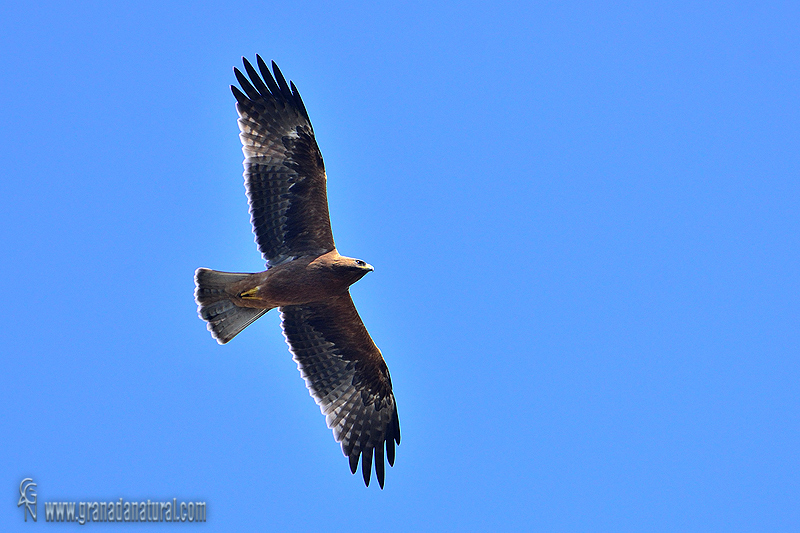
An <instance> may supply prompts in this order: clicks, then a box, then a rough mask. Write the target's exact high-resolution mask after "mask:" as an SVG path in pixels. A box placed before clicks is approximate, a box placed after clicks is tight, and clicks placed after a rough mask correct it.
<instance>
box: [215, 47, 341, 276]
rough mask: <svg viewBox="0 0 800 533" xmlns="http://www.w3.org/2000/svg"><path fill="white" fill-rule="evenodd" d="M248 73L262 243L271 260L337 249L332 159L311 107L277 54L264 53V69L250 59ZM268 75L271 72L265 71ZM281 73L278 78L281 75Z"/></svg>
mask: <svg viewBox="0 0 800 533" xmlns="http://www.w3.org/2000/svg"><path fill="white" fill-rule="evenodd" d="M243 61H244V69H245V72H247V76H249V77H250V79H248V78H247V76H245V74H244V73H242V71H240V70H239V69H238V68H234V74H235V75H236V79H237V81H238V82H239V85H240V86H241V90H240V89H238V88H237V87H234V86H231V91H232V92H233V95H234V97H235V98H236V110H237V111H238V113H239V130H240V132H241V133H240V134H239V138H240V139H241V141H242V151H243V152H244V156H245V157H244V181H245V189H246V191H247V199H248V203H249V205H250V221H251V223H252V225H253V233H255V240H256V244H257V245H258V249H259V251H260V252H261V254H262V255H263V257H264V259H265V260H266V261H267V267H268V268H269V267H271V266H275V265H278V264H281V263H282V262H284V261H287V260H290V259H292V258H294V257H300V256H303V255H309V254H322V253H325V252H329V251H331V250H333V248H334V243H333V233H332V231H331V223H330V217H329V216H328V197H327V192H326V178H325V165H324V163H323V161H322V154H321V153H320V151H319V147H318V146H317V141H316V139H315V138H314V130H313V128H312V127H311V121H310V120H309V119H308V113H307V112H306V108H305V106H304V105H303V101H302V99H301V98H300V93H299V92H298V91H297V88H296V87H295V86H294V84H292V85H291V87H290V86H289V85H288V84H287V83H286V79H285V78H284V77H283V74H281V71H280V70H279V69H278V66H277V65H276V64H275V63H274V62H273V63H272V69H273V73H274V76H275V77H274V78H273V74H271V73H270V71H269V69H268V68H267V66H266V64H265V63H264V61H263V60H262V59H261V57H258V56H257V63H258V67H259V70H260V71H261V76H259V74H258V72H256V69H255V68H254V67H253V65H251V64H250V62H249V61H248V60H247V59H244V58H243ZM262 77H263V79H262ZM276 79H277V82H276Z"/></svg>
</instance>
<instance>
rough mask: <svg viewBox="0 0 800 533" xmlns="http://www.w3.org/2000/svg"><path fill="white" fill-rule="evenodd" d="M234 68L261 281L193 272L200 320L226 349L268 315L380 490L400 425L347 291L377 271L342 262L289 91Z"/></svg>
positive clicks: (279, 81)
mask: <svg viewBox="0 0 800 533" xmlns="http://www.w3.org/2000/svg"><path fill="white" fill-rule="evenodd" d="M256 59H257V64H258V69H259V71H260V75H259V72H257V71H256V69H255V68H254V67H253V66H252V65H251V64H250V62H249V61H248V60H247V59H244V58H243V61H244V67H245V71H246V72H247V75H248V76H249V79H248V78H247V77H246V76H245V75H244V74H242V72H240V71H239V69H236V68H234V73H235V74H236V79H237V80H238V81H239V84H240V85H241V87H242V89H241V90H239V89H238V88H236V87H234V86H231V90H232V91H233V95H234V96H235V97H236V110H237V111H238V112H239V129H240V130H241V133H240V134H239V137H240V138H241V141H242V151H243V152H244V155H245V159H244V180H245V188H246V191H247V199H248V203H249V204H250V216H251V222H252V224H253V233H255V236H256V239H255V240H256V244H257V245H258V249H259V251H260V252H261V254H262V255H263V257H264V259H265V260H266V261H267V270H265V271H264V272H259V273H256V274H244V273H241V274H240V273H229V272H218V271H215V270H209V269H207V268H199V269H197V272H195V285H196V289H195V300H196V301H197V306H198V314H199V315H200V317H201V318H202V319H203V320H205V321H206V322H208V330H209V331H210V332H211V335H212V336H213V337H214V338H215V339H217V341H218V342H219V343H220V344H225V343H227V342H228V341H230V340H231V339H232V338H234V337H235V336H236V335H237V334H238V333H240V332H241V331H242V330H243V329H244V328H246V327H247V326H249V325H250V324H252V323H253V322H254V321H255V320H256V319H258V318H259V317H261V316H262V315H263V314H264V313H266V312H267V311H269V310H270V309H274V308H276V307H278V308H280V312H281V327H282V328H283V334H284V336H285V337H286V342H287V344H288V345H289V350H290V351H291V353H292V355H293V357H294V360H295V361H296V362H297V367H298V368H299V369H300V373H301V375H302V376H303V378H304V379H305V381H306V386H307V387H308V389H309V392H310V393H311V396H312V397H313V398H314V400H315V401H316V402H317V404H318V405H319V407H320V410H321V411H322V413H323V414H324V415H325V419H326V421H327V423H328V427H329V428H331V429H332V430H333V435H334V438H335V439H336V441H337V442H340V443H341V445H342V451H343V452H344V454H345V456H347V457H348V458H349V461H350V470H351V471H352V472H353V473H354V474H355V472H356V470H357V468H358V463H359V458H360V460H361V471H362V474H363V476H364V482H365V483H366V484H367V485H368V486H369V480H370V472H371V470H372V459H373V456H374V458H375V474H376V475H377V478H378V483H379V484H380V486H381V488H383V482H384V462H383V454H384V448H385V450H386V458H387V460H388V461H389V464H390V465H394V452H395V444H400V425H399V422H398V420H397V406H396V404H395V400H394V394H393V393H392V380H391V378H390V377H389V369H388V368H387V367H386V363H385V362H384V360H383V356H382V355H381V351H380V350H379V349H378V347H377V346H376V345H375V343H374V342H373V341H372V338H371V337H370V336H369V333H367V330H366V328H365V327H364V324H363V322H362V321H361V318H360V317H359V316H358V312H357V311H356V308H355V305H353V300H352V298H351V297H350V291H349V287H350V285H352V284H353V283H355V282H356V281H358V280H359V279H361V278H362V277H363V276H364V275H365V274H367V272H371V271H372V270H373V269H372V267H371V266H370V265H368V264H367V263H365V262H364V261H361V260H360V259H353V258H350V257H344V256H342V255H339V252H338V251H337V250H336V247H335V245H334V243H333V233H332V232H331V223H330V218H329V216H328V198H327V192H326V181H327V180H326V176H325V166H324V164H323V162H322V154H321V153H320V151H319V148H318V147H317V141H316V139H315V138H314V130H313V128H312V127H311V121H310V120H309V118H308V113H307V112H306V108H305V106H304V105H303V101H302V100H301V99H300V94H299V93H298V92H297V88H296V87H295V86H294V84H293V83H290V84H287V83H286V80H285V78H284V77H283V75H282V74H281V71H280V70H279V69H278V66H277V65H276V64H275V63H274V62H273V63H272V70H273V72H274V78H273V75H272V73H270V71H269V69H268V68H267V65H266V64H265V63H264V61H263V60H262V59H261V57H259V56H256Z"/></svg>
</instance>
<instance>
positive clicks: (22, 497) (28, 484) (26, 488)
mask: <svg viewBox="0 0 800 533" xmlns="http://www.w3.org/2000/svg"><path fill="white" fill-rule="evenodd" d="M35 489H36V483H34V482H33V479H31V478H29V477H26V478H25V479H23V480H22V483H20V484H19V503H18V504H17V507H20V506H21V505H22V504H23V503H24V504H25V509H23V510H22V512H23V514H24V515H25V521H26V522H27V521H28V513H31V517H32V518H33V521H34V522H36V492H34V490H35ZM31 497H32V498H33V499H31ZM31 505H33V508H31Z"/></svg>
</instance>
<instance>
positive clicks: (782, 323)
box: [0, 1, 800, 532]
mask: <svg viewBox="0 0 800 533" xmlns="http://www.w3.org/2000/svg"><path fill="white" fill-rule="evenodd" d="M798 27H800V9H798V7H797V5H796V4H794V3H790V2H776V3H771V4H769V5H768V4H766V3H763V2H750V3H737V2H727V3H719V4H718V5H713V4H711V3H703V4H702V5H698V4H696V3H682V2H646V3H632V2H628V3H619V4H609V3H583V2H547V3H538V4H527V3H513V2H493V3H491V4H489V3H486V4H481V3H469V2H467V3H465V2H438V3H430V2H409V3H405V4H403V5H399V4H394V3H384V2H378V3H375V2H369V3H352V4H347V5H345V4H338V5H337V4H334V3H325V2H302V1H300V2H281V3H274V4H273V3H267V2H238V3H222V2H202V3H188V2H187V3H174V2H158V3H148V2H142V3H130V2H128V3H120V2H111V3H109V2H93V3H89V2H84V3H79V4H78V5H69V4H66V3H65V4H47V3H41V4H39V5H36V6H34V5H31V4H30V3H17V4H11V3H6V4H5V5H3V6H2V7H0V49H2V50H3V54H2V56H0V71H2V73H3V75H2V77H0V98H1V99H2V101H3V102H4V104H3V105H2V106H0V164H2V169H3V170H2V174H3V176H4V177H3V179H2V180H0V225H2V231H0V250H2V251H0V254H1V255H2V261H1V262H0V265H2V272H3V280H2V282H0V288H2V293H3V294H4V297H5V299H4V309H5V313H4V320H3V324H4V327H3V328H2V329H1V330H0V342H1V343H2V348H0V353H2V361H3V367H4V371H3V372H2V377H0V398H2V402H0V406H1V407H0V424H2V425H1V426H0V451H2V455H3V461H2V463H0V474H1V475H0V486H2V491H3V492H4V493H5V494H6V497H5V498H4V499H3V501H4V502H5V503H3V504H2V505H0V523H2V524H3V526H2V529H3V530H5V531H10V530H26V531H27V530H31V529H40V528H44V529H49V528H54V527H55V526H53V525H45V526H41V525H39V524H36V525H31V524H25V523H24V522H23V521H22V512H21V510H20V509H18V508H17V507H16V502H17V499H18V493H17V491H18V486H19V483H20V481H21V480H22V479H23V478H24V477H33V478H34V479H35V481H36V482H37V483H38V490H39V500H40V502H44V501H56V500H74V501H81V500H91V501H93V500H116V499H118V498H120V497H124V498H125V499H126V500H137V499H147V498H150V499H171V498H173V497H176V498H178V499H183V500H187V501H188V500H205V501H207V502H208V506H209V512H208V523H207V524H205V525H204V526H197V525H192V526H188V525H186V526H183V527H184V528H186V529H187V530H188V529H192V528H195V527H196V528H198V529H201V528H202V529H204V530H208V531H242V530H274V531H309V530H318V529H323V528H324V529H325V530H329V531H354V530H365V529H368V528H369V529H378V528H379V529H380V530H383V531H424V530H430V531H470V530H475V531H480V530H511V531H521V530H525V531H615V532H618V531H632V532H639V531H702V532H709V531H725V532H730V531H789V530H797V529H798V528H800V511H799V510H798V509H800V507H798V504H797V502H798V497H800V482H798V479H799V478H800V454H799V453H798V449H800V429H799V428H800V409H798V397H799V396H800V363H799V362H798V348H799V347H800V342H799V341H800V335H799V334H798V331H799V328H798V320H799V319H800V305H799V304H798V302H799V301H800V300H799V297H800V282H799V281H798V280H800V253H799V250H800V246H799V245H800V242H799V241H800V238H799V237H798V236H799V235H800V215H799V213H798V205H800V203H799V201H800V184H799V183H798V176H800V155H799V154H800V151H799V150H798V143H799V142H800V111H798V108H799V106H798V102H799V101H800V100H798V87H800V60H799V59H798V58H799V57H800V32H799V31H798ZM256 53H259V54H261V55H262V56H263V57H264V58H265V59H268V60H269V59H274V60H276V61H277V63H278V64H279V65H280V67H281V68H282V70H283V72H284V74H286V76H287V78H290V79H292V80H293V81H294V82H295V84H296V85H297V86H298V88H299V90H300V92H301V94H302V95H303V98H304V101H305V104H306V107H307V108H308V111H309V114H310V116H311V119H312V122H313V124H314V128H315V132H316V135H317V139H318V142H319V145H320V148H321V150H322V153H323V155H324V157H325V163H326V169H327V172H328V177H329V182H328V184H329V191H328V195H329V201H330V210H331V217H332V222H333V229H334V235H335V238H336V242H337V245H338V248H339V249H340V250H341V251H342V253H344V254H347V255H352V256H356V257H359V258H363V259H365V260H366V261H368V262H369V263H371V264H373V265H374V266H375V272H374V273H372V274H370V275H369V276H367V277H365V278H364V279H363V280H361V281H360V282H359V283H358V284H357V285H356V286H354V287H353V290H352V293H353V297H354V299H355V301H356V305H357V306H358V309H359V311H360V313H361V315H362V318H363V319H364V322H365V323H366V325H367V327H368V328H369V330H370V332H371V334H372V336H373V338H374V339H375V341H376V342H377V344H378V345H379V346H380V347H381V349H382V351H383V354H384V357H385V359H386V361H387V363H388V365H389V368H390V370H391V373H392V379H393V383H394V389H395V394H396V397H397V401H398V407H399V414H400V424H401V428H402V434H403V440H402V444H401V445H400V447H399V448H398V450H397V461H396V464H395V467H394V468H391V469H388V471H387V474H386V489H385V490H384V491H380V490H378V488H377V486H376V484H373V485H372V486H371V487H369V488H365V487H364V486H363V483H362V481H361V479H360V476H351V475H350V473H349V470H348V467H347V462H346V460H345V458H344V457H343V456H342V455H341V451H340V449H339V447H338V445H337V444H336V443H335V442H334V441H333V437H332V434H331V432H330V430H328V429H327V428H326V427H325V422H324V418H323V417H322V416H321V415H320V413H319V410H318V408H317V407H316V405H315V404H314V402H313V400H312V399H311V398H310V397H309V395H308V392H307V390H306V388H305V387H304V384H303V381H302V379H301V378H300V376H299V373H298V371H297V369H296V367H295V364H294V362H293V361H292V360H291V357H290V354H289V352H288V350H287V348H286V346H285V344H284V341H283V337H282V335H281V333H280V328H279V322H278V316H277V313H275V312H271V313H269V314H268V315H267V316H266V317H264V318H262V319H261V320H259V321H258V322H257V323H256V324H254V325H253V326H251V327H250V328H248V329H247V330H246V331H245V332H244V333H243V334H241V335H240V336H239V337H237V338H236V339H235V340H234V341H233V342H231V343H230V344H229V345H226V346H218V345H217V343H216V342H214V341H213V340H212V339H211V337H210V335H209V334H208V332H207V331H206V329H205V325H204V324H203V323H202V321H201V320H200V319H198V318H197V315H196V308H195V304H194V301H193V298H192V291H193V281H192V275H193V272H194V270H195V268H197V267H199V266H205V267H210V268H216V269H220V270H230V271H258V270H261V269H262V268H263V263H262V261H261V258H260V256H259V254H258V252H257V250H256V247H255V245H254V243H253V236H252V234H251V232H250V226H249V219H248V215H247V206H246V200H245V195H244V187H243V183H242V177H241V173H242V166H241V162H242V153H241V148H240V144H239V140H238V136H237V134H238V128H237V125H236V113H235V109H234V99H233V96H232V95H231V94H230V90H229V88H228V85H230V84H231V83H234V82H235V78H234V76H233V72H232V67H233V66H239V65H241V59H240V58H241V56H243V55H244V56H247V57H248V58H250V59H251V60H252V59H253V58H254V57H255V54H256ZM42 507H43V506H42V505H41V504H40V506H39V508H40V513H42V514H43V509H42ZM41 520H42V519H41V518H40V521H41ZM90 527H91V528H92V529H97V530H112V529H113V528H119V527H123V528H124V529H126V530H130V531H158V530H160V529H162V528H159V527H158V526H156V525H148V524H145V525H131V524H128V525H125V526H119V525H112V524H105V525H104V524H93V525H91V526H90ZM169 527H170V528H171V527H173V526H171V525H170V526H169Z"/></svg>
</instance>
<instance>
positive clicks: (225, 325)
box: [194, 268, 268, 344]
mask: <svg viewBox="0 0 800 533" xmlns="http://www.w3.org/2000/svg"><path fill="white" fill-rule="evenodd" d="M249 276H250V274H238V273H231V272H219V271H217V270H210V269H208V268H198V269H197V270H196V271H195V273H194V284H195V290H194V300H195V301H196V302H197V314H198V315H200V318H202V319H203V320H205V321H206V322H208V331H210V332H211V336H212V337H214V338H215V339H217V342H218V343H220V344H225V343H226V342H228V341H229V340H231V339H232V338H234V337H235V336H236V335H238V334H239V333H240V332H241V331H242V330H243V329H244V328H246V327H247V326H249V325H250V324H252V323H253V322H255V321H256V320H257V319H258V318H260V317H261V316H262V315H263V314H264V313H266V312H267V311H268V309H253V308H251V307H239V306H237V305H236V304H235V303H234V302H233V300H231V297H232V296H234V294H232V293H230V292H229V291H228V290H227V289H228V288H229V287H230V286H231V285H232V284H234V283H236V282H238V281H241V280H243V279H245V278H247V277H249Z"/></svg>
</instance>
